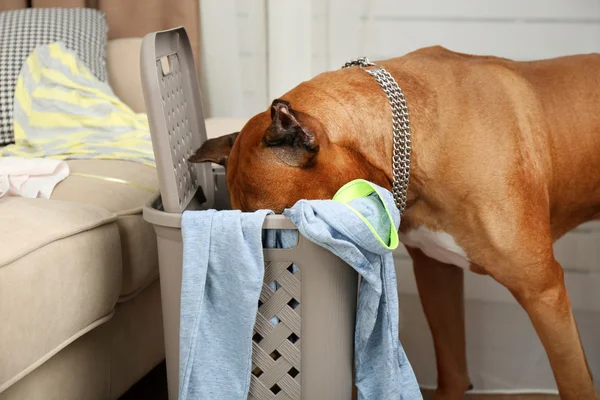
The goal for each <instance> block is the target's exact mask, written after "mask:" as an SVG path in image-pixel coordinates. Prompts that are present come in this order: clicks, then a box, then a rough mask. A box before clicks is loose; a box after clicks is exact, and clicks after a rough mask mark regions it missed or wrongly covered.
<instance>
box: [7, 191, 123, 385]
mask: <svg viewBox="0 0 600 400" xmlns="http://www.w3.org/2000/svg"><path fill="white" fill-rule="evenodd" d="M0 221H2V223H1V224H0V243H2V250H3V251H2V252H0V321H1V323H0V338H2V340H0V360H2V362H0V392H2V391H3V389H5V388H6V387H8V386H10V385H11V384H12V383H14V382H16V381H17V380H18V379H20V378H21V377H23V376H25V375H26V374H27V373H29V372H30V371H31V370H33V369H34V368H36V367H37V366H38V365H40V364H41V363H43V362H44V361H45V360H47V359H48V358H49V357H51V356H52V355H53V354H55V353H56V352H57V351H59V350H60V349H62V348H64V347H65V346H66V345H67V344H69V343H70V342H72V341H73V340H75V339H76V338H78V337H80V336H81V335H83V334H84V333H85V332H87V331H89V330H91V329H93V328H94V327H96V326H98V325H99V324H101V323H103V322H105V321H107V320H108V319H109V318H110V317H111V315H112V312H113V308H114V306H115V303H116V301H117V299H118V296H119V292H120V288H121V277H122V272H121V257H120V254H121V244H120V241H119V232H118V227H117V225H116V216H115V215H114V214H113V213H111V212H109V211H106V210H104V209H102V208H99V207H96V206H92V205H84V204H73V203H68V202H62V201H49V200H43V199H24V198H12V197H7V198H2V199H0Z"/></svg>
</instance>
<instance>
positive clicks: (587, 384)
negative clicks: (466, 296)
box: [491, 253, 597, 400]
mask: <svg viewBox="0 0 600 400" xmlns="http://www.w3.org/2000/svg"><path fill="white" fill-rule="evenodd" d="M550 254H551V253H550ZM491 275H492V276H493V277H494V278H495V279H496V280H498V281H499V282H500V283H502V284H503V285H504V286H506V287H507V288H508V289H509V290H510V291H511V292H512V293H513V295H514V296H515V298H516V299H517V301H518V302H519V303H520V304H521V305H522V306H523V308H524V309H525V311H526V312H527V314H528V315H529V318H530V319H531V322H532V323H533V326H534V328H535V330H536V332H537V334H538V336H539V337H540V340H541V341H542V344H543V345H544V348H545V349H546V353H547V354H548V359H549V360H550V365H551V367H552V372H553V373H554V377H555V379H556V384H557V386H558V390H559V392H560V397H561V399H563V400H570V399H573V400H575V399H576V400H580V399H581V400H583V399H595V398H597V394H596V392H595V389H594V386H593V383H592V376H591V373H590V370H589V366H588V364H587V361H586V358H585V354H584V352H583V348H582V346H581V341H580V339H579V332H578V330H577V325H576V323H575V319H574V317H573V312H572V309H571V301H570V299H569V294H568V293H567V289H566V287H565V282H564V274H563V270H562V268H561V266H560V264H559V263H558V262H557V261H556V260H555V259H554V257H551V258H550V259H549V260H548V262H547V263H539V264H535V265H526V266H522V267H512V268H507V269H506V270H502V271H498V272H496V271H493V272H492V274H491Z"/></svg>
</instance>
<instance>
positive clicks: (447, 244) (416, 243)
mask: <svg viewBox="0 0 600 400" xmlns="http://www.w3.org/2000/svg"><path fill="white" fill-rule="evenodd" d="M400 241H401V242H402V243H404V244H405V245H407V246H410V247H415V248H418V249H420V250H421V251H422V252H423V253H425V255H427V256H429V257H431V258H433V259H435V260H437V261H439V262H443V263H445V264H453V265H456V266H457V267H461V268H465V269H468V268H469V265H470V264H471V262H470V261H469V259H468V258H467V253H465V251H464V250H463V249H462V248H461V247H460V246H459V245H458V244H457V243H456V241H455V240H454V238H453V237H452V236H451V235H450V234H448V233H446V232H434V231H432V230H429V229H427V228H426V227H424V226H419V227H418V228H417V229H413V230H410V231H408V232H406V233H402V232H400Z"/></svg>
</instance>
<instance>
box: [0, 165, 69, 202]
mask: <svg viewBox="0 0 600 400" xmlns="http://www.w3.org/2000/svg"><path fill="white" fill-rule="evenodd" d="M67 176H69V166H68V165H67V163H66V162H64V161H62V160H52V159H48V158H20V157H0V197H3V196H5V195H8V196H17V197H31V198H43V199H49V198H50V195H51V194H52V191H53V190H54V187H55V186H56V185H57V184H58V183H59V182H60V181H62V180H63V179H65V178H66V177H67Z"/></svg>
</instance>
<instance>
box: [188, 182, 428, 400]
mask: <svg viewBox="0 0 600 400" xmlns="http://www.w3.org/2000/svg"><path fill="white" fill-rule="evenodd" d="M355 182H356V183H359V184H362V187H364V183H366V182H364V181H353V182H351V183H350V184H349V185H346V186H345V187H344V188H342V189H340V192H338V194H342V193H341V192H342V191H344V190H347V189H350V190H351V189H352V185H353V183H355ZM369 185H370V187H371V188H373V189H374V191H373V190H371V191H372V193H370V194H369V193H365V194H364V197H363V196H361V197H359V198H356V199H353V200H349V201H348V197H347V196H338V195H336V197H334V199H336V198H338V199H341V198H344V197H345V199H344V200H343V202H342V201H336V200H311V201H307V200H302V201H299V202H298V203H296V204H295V205H294V206H293V207H292V208H291V209H288V210H285V212H284V214H285V215H287V216H288V217H289V218H290V219H291V220H292V221H293V222H294V223H295V224H296V226H297V227H298V230H299V232H300V233H301V234H302V235H304V236H305V237H306V238H307V239H309V240H311V241H313V242H314V243H316V244H318V245H320V246H322V247H324V248H326V249H328V250H330V251H331V252H333V253H334V254H336V255H337V256H338V257H340V258H341V259H343V260H344V261H345V262H346V263H348V264H349V265H350V266H351V267H353V268H354V269H356V271H358V273H359V274H360V275H361V276H362V279H361V285H360V294H359V300H358V309H357V318H356V330H355V362H356V384H357V387H358V392H359V399H360V400H388V399H389V400H399V399H403V400H404V399H408V400H413V399H422V396H421V393H420V391H419V387H418V384H417V381H416V379H415V376H414V373H413V370H412V367H411V366H410V363H409V362H408V359H407V358H406V355H405V354H404V350H403V349H402V346H401V345H400V341H399V339H398V296H397V292H396V275H395V270H394V263H393V258H392V254H391V249H390V242H395V243H397V234H396V231H397V227H398V225H399V222H400V217H399V214H398V210H397V209H396V207H395V206H394V202H393V198H392V195H391V193H390V192H389V191H387V190H385V189H382V188H380V187H378V186H376V185H373V184H370V183H369ZM269 213H270V212H269V211H259V212H256V213H239V212H234V211H220V212H215V211H192V212H185V213H184V215H183V220H182V231H183V238H184V265H183V283H182V297H181V335H180V340H181V342H180V348H181V350H180V377H179V379H180V399H181V400H186V399H189V400H192V399H213V398H215V399H217V398H218V399H223V400H228V399H231V400H237V399H240V400H242V399H244V400H245V399H246V398H247V396H248V388H249V382H250V368H251V348H252V339H251V337H252V327H253V324H254V319H255V314H256V311H257V303H258V298H259V295H260V290H261V284H262V279H263V273H264V271H263V268H264V264H263V262H264V261H263V253H262V243H261V236H262V232H261V226H262V223H263V221H264V218H265V216H266V215H267V214H269ZM361 215H362V218H361ZM366 221H368V222H366ZM369 224H370V225H371V226H369ZM295 235H296V232H295V231H281V232H277V233H275V234H273V233H272V232H271V233H267V235H266V236H265V237H264V240H265V244H266V245H267V246H271V247H275V246H276V247H290V245H293V243H295ZM392 236H394V237H393V238H392ZM392 239H393V240H392ZM394 246H395V245H394ZM207 249H208V251H207ZM232 250H233V251H232ZM271 323H273V324H276V323H278V321H277V320H273V321H271Z"/></svg>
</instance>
